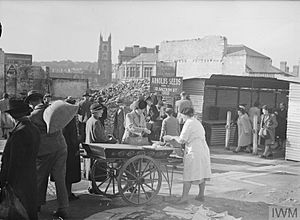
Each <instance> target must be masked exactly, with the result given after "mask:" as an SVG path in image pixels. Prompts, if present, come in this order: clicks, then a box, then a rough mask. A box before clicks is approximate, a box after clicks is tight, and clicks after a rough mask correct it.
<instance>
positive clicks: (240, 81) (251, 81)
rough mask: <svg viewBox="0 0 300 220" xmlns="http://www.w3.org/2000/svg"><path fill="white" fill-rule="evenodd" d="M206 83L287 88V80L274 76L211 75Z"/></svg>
mask: <svg viewBox="0 0 300 220" xmlns="http://www.w3.org/2000/svg"><path fill="white" fill-rule="evenodd" d="M205 84H206V85H215V86H228V87H245V88H264V89H284V90H288V89H289V82H287V81H283V80H278V79H275V78H265V77H247V76H228V75H226V76H225V75H212V76H211V77H210V78H209V79H206V81H205Z"/></svg>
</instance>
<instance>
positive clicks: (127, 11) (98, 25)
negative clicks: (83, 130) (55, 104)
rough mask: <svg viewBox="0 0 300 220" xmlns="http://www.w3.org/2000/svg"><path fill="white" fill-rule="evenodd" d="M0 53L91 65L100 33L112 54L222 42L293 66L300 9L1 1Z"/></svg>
mask: <svg viewBox="0 0 300 220" xmlns="http://www.w3.org/2000/svg"><path fill="white" fill-rule="evenodd" d="M0 21H1V23H2V26H3V33H2V37H1V38H0V48H2V49H3V50H4V51H5V52H11V53H27V54H32V55H33V59H34V61H53V60H73V61H96V60H97V53H98V45H99V35H100V32H102V33H103V36H104V39H106V38H107V37H108V35H109V33H111V35H112V48H113V54H112V56H113V62H117V56H118V50H119V49H121V50H123V49H124V47H125V46H132V45H135V44H138V45H141V46H147V47H154V46H155V45H158V44H160V42H161V41H164V40H180V39H195V38H202V37H204V36H207V35H222V36H225V37H227V40H228V43H230V44H244V45H246V46H248V47H250V48H252V49H254V50H257V51H258V52H260V53H263V54H264V55H267V56H269V57H271V58H272V60H273V65H275V66H277V67H278V66H279V62H280V61H282V60H286V61H288V65H289V66H290V67H291V66H292V65H295V64H298V63H299V61H300V2H299V1H287V2H286V1H267V2H258V1H255V2H251V1H249V2H248V1H214V2H208V1H189V2H184V1H142V2H137V1H113V2H108V1H107V2H106V1H60V2H55V1H40V2H38V1H3V0H1V1H0Z"/></svg>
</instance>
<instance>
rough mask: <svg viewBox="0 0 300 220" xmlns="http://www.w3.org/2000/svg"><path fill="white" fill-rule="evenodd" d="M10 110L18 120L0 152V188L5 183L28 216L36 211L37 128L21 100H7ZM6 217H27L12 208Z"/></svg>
mask: <svg viewBox="0 0 300 220" xmlns="http://www.w3.org/2000/svg"><path fill="white" fill-rule="evenodd" d="M9 106H10V107H9V110H8V111H7V113H9V114H10V115H11V116H12V117H13V118H14V119H15V120H16V122H17V124H16V126H15V128H14V129H13V130H12V132H11V134H10V136H9V138H8V140H7V142H6V145H5V148H4V152H3V156H2V164H1V172H0V183H1V188H2V187H3V186H5V184H6V183H8V184H9V185H10V186H11V187H12V189H13V191H14V193H15V194H16V196H17V197H18V198H19V200H20V201H21V203H22V204H23V206H24V208H25V210H26V211H27V214H28V217H29V219H30V220H35V219H38V215H37V177H36V157H37V152H38V148H39V145H40V132H39V130H38V128H37V127H36V126H35V125H34V124H33V123H32V122H31V121H30V120H29V119H28V118H27V116H28V115H29V114H30V107H29V105H28V104H25V103H24V102H23V100H10V101H9ZM8 219H12V220H15V219H18V220H21V219H26V218H25V217H22V216H20V214H19V213H17V212H16V211H14V210H13V209H12V210H10V211H9V214H8Z"/></svg>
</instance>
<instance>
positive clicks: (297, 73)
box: [293, 65, 299, 77]
mask: <svg viewBox="0 0 300 220" xmlns="http://www.w3.org/2000/svg"><path fill="white" fill-rule="evenodd" d="M293 74H294V76H297V77H299V65H294V66H293Z"/></svg>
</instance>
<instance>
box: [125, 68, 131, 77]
mask: <svg viewBox="0 0 300 220" xmlns="http://www.w3.org/2000/svg"><path fill="white" fill-rule="evenodd" d="M129 73H130V69H129V67H127V68H126V77H129Z"/></svg>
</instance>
